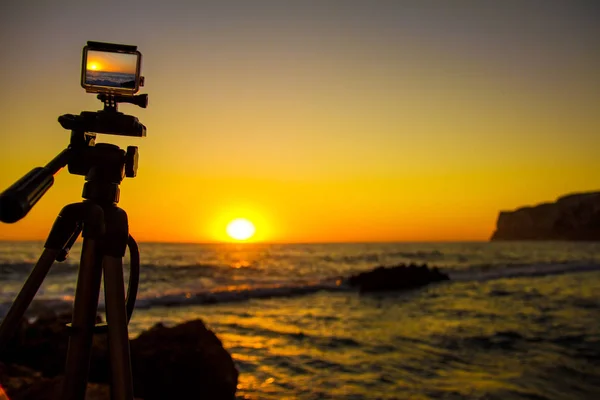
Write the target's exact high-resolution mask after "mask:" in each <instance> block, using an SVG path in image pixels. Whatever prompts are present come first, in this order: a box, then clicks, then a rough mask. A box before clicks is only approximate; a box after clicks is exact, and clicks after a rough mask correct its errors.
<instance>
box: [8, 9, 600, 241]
mask: <svg viewBox="0 0 600 400" xmlns="http://www.w3.org/2000/svg"><path fill="white" fill-rule="evenodd" d="M73 4H74V6H73V7H71V6H69V7H67V6H65V7H63V8H61V7H59V6H55V5H40V7H36V8H31V7H26V6H24V5H21V4H15V5H12V6H11V7H9V9H8V10H6V12H4V13H3V14H2V16H0V18H1V21H0V45H1V46H2V48H3V49H5V50H3V55H4V56H5V57H6V58H5V59H6V60H10V62H9V63H6V64H5V68H4V69H3V72H2V74H1V75H0V87H2V88H3V95H2V96H1V97H0V109H2V110H3V114H2V116H3V117H2V119H0V188H5V187H8V186H9V185H11V184H12V183H13V182H14V181H15V180H17V179H18V178H19V177H20V176H22V175H23V174H25V173H26V172H27V171H29V170H30V169H31V168H33V167H34V166H38V165H43V164H44V163H45V162H47V161H49V160H50V159H51V158H52V157H54V155H56V154H57V153H58V152H59V151H60V150H62V149H63V148H64V147H65V146H66V145H67V144H68V140H69V133H68V132H66V131H64V130H63V129H62V128H61V127H60V125H59V124H58V123H57V122H56V119H57V117H58V116H59V115H61V114H65V113H79V112H80V111H82V110H98V109H99V108H101V104H100V103H99V102H98V101H97V100H96V99H95V96H93V95H88V94H86V93H85V92H84V91H83V90H82V89H81V87H80V86H79V85H78V79H79V76H80V71H79V68H80V65H81V64H80V57H81V49H82V47H83V46H84V45H85V43H86V41H87V40H96V41H107V42H116V43H124V44H135V45H138V47H139V50H140V51H141V52H142V54H143V65H142V75H144V76H145V77H146V86H145V87H144V88H142V91H141V92H142V93H149V95H150V101H149V107H148V108H147V109H146V110H142V109H139V108H136V107H134V106H131V105H124V106H122V107H121V110H122V111H124V112H126V113H129V114H133V115H135V116H137V117H139V118H140V120H141V121H142V122H143V123H144V124H146V126H147V128H148V137H146V138H143V139H139V138H124V137H115V136H107V135H103V136H100V137H99V140H100V141H109V142H111V143H115V144H118V145H119V146H121V147H123V148H125V147H126V146H127V145H137V146H139V148H140V168H139V171H138V177H137V178H135V179H126V180H125V181H124V182H123V184H122V186H121V190H122V200H121V202H120V206H121V207H123V208H124V209H125V210H126V211H127V212H128V214H129V217H130V224H131V232H132V233H133V235H134V236H135V237H136V238H137V239H138V240H142V241H150V240H151V241H186V242H210V241H221V240H227V237H226V234H225V227H226V225H227V222H228V221H230V220H232V219H234V218H236V217H244V218H248V219H249V220H251V221H253V222H254V223H255V225H256V228H257V231H256V236H255V240H259V241H269V242H321V241H338V242H339V241H441V240H443V241H447V240H456V241H460V240H487V239H488V238H489V236H490V235H491V233H492V231H493V229H494V225H495V221H496V217H497V213H498V211H499V210H501V209H512V208H515V207H518V206H521V205H526V204H535V203H539V202H543V201H551V200H554V199H555V198H556V197H558V196H560V195H562V194H565V193H569V192H575V191H586V190H596V189H598V188H599V186H600V185H599V184H598V182H599V180H598V171H600V157H598V149H600V135H599V133H600V119H599V118H598V109H600V108H599V106H600V55H599V52H598V51H597V50H598V48H600V43H599V40H600V39H599V38H600V32H598V31H599V28H598V27H599V25H600V24H598V20H597V15H599V14H598V13H597V12H590V10H586V9H585V8H584V7H583V6H581V5H580V4H579V3H569V4H566V3H565V4H562V3H561V4H560V5H559V4H555V3H552V4H551V5H548V6H547V7H545V8H544V9H543V10H540V9H539V8H537V7H534V6H533V5H529V6H528V5H523V4H520V5H518V6H517V5H514V6H513V5H510V4H504V5H497V6H494V7H497V8H491V7H492V6H490V5H482V4H481V3H478V2H472V3H468V4H470V6H469V7H467V6H456V7H454V6H452V7H451V6H444V5H443V4H441V3H440V4H439V6H438V8H437V9H436V8H432V7H427V6H425V5H420V4H421V3H420V2H381V3H369V2H355V1H348V2H344V6H343V7H342V6H341V2H340V4H337V3H336V5H335V6H334V5H331V4H328V5H326V4H321V3H320V2H294V1H291V2H289V3H286V4H285V6H284V5H282V4H272V2H261V1H259V2H257V3H256V4H254V3H253V6H250V5H247V4H245V3H244V2H237V3H236V5H235V7H233V6H232V5H231V4H229V3H228V4H227V5H225V4H221V3H214V4H212V3H211V4H210V5H207V4H204V3H203V4H204V5H196V4H195V3H183V2H177V1H174V2H172V3H169V5H168V6H167V5H165V4H162V3H160V2H158V1H146V2H138V1H133V2H127V3H126V4H125V3H124V4H123V5H122V6H119V7H122V12H121V13H119V14H115V13H114V12H112V11H111V9H110V7H108V8H107V9H108V11H105V10H104V9H105V8H104V6H100V5H94V4H90V5H88V4H85V5H84V4H79V3H73ZM436 4H437V3H436ZM461 4H462V3H461ZM465 4H467V3H465ZM478 4H479V5H478ZM590 7H592V6H590ZM113 11H114V10H113ZM592 11H593V10H592ZM87 15H94V16H95V17H94V20H90V19H89V18H87V17H86V16H87ZM132 15H133V16H135V18H133V19H131V16H132ZM594 16H596V17H594ZM105 19H109V20H111V21H112V22H111V29H110V30H106V25H105V23H103V22H102V21H104V20H105ZM23 49H26V51H24V50H23ZM40 66H43V69H42V70H41V72H40V68H39V67H40ZM82 185H83V178H82V177H80V176H73V175H69V174H68V173H67V171H62V172H61V173H60V174H59V175H58V176H57V177H56V183H55V185H54V187H53V188H52V189H51V190H50V191H49V192H48V194H46V196H45V197H44V198H43V199H42V200H41V201H40V203H39V204H38V205H37V206H36V207H35V208H34V210H33V211H32V212H31V213H30V215H28V216H27V217H26V218H25V219H24V220H22V221H20V222H18V223H16V224H12V225H6V224H2V225H0V239H14V240H17V239H18V240H20V239H41V238H44V237H45V236H46V235H47V233H48V231H49V229H50V226H51V224H52V221H53V220H54V218H55V216H56V214H57V213H58V211H59V210H60V208H61V207H62V206H63V205H64V204H66V203H68V202H75V201H79V200H80V195H81V188H82Z"/></svg>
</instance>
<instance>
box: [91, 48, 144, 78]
mask: <svg viewBox="0 0 600 400" xmlns="http://www.w3.org/2000/svg"><path fill="white" fill-rule="evenodd" d="M86 61H87V66H86V68H87V69H89V70H97V71H106V72H120V73H122V74H135V69H136V66H137V56H136V55H135V54H123V53H114V52H106V51H96V50H89V51H88V54H87V60H86Z"/></svg>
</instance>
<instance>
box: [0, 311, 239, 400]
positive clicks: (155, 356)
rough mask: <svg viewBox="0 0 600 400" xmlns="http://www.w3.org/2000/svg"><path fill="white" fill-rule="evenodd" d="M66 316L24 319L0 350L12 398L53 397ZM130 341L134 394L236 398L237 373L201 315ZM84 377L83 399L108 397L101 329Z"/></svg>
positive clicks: (0, 374) (0, 372)
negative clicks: (85, 382) (84, 395)
mask: <svg viewBox="0 0 600 400" xmlns="http://www.w3.org/2000/svg"><path fill="white" fill-rule="evenodd" d="M69 321H70V317H69V316H66V315H61V316H54V317H46V318H40V319H38V320H37V321H35V322H33V323H28V322H26V321H24V322H23V324H22V325H21V327H20V329H19V330H18V332H17V333H16V335H15V337H14V338H13V339H12V340H11V342H10V344H9V346H7V349H6V350H4V351H3V352H2V353H0V360H2V362H3V363H4V364H0V383H1V384H2V385H3V386H6V387H7V391H9V390H10V392H11V393H13V394H14V397H13V396H11V400H15V399H19V398H23V399H25V398H35V399H37V398H56V397H52V396H54V395H55V393H56V391H57V390H59V388H60V384H59V383H60V380H61V379H62V376H61V374H62V373H63V372H64V364H65V355H66V350H67V345H68V335H67V332H66V330H65V328H64V326H65V323H66V322H69ZM130 346H131V359H132V360H131V362H132V370H133V382H134V392H135V395H136V397H138V398H143V399H145V400H152V399H167V398H173V399H175V398H186V399H195V398H198V399H200V398H210V399H215V400H219V399H234V398H235V392H236V388H237V378H238V372H237V369H236V368H235V365H234V363H233V359H232V358H231V356H230V355H229V353H228V352H227V350H225V349H224V348H223V346H222V343H221V341H220V340H219V339H218V338H217V337H216V336H215V334H214V333H213V332H212V331H210V330H209V329H207V328H206V327H205V326H204V324H203V323H202V321H200V320H195V321H190V322H187V323H184V324H181V325H178V326H175V327H172V328H167V327H165V326H163V325H160V324H158V325H156V326H154V327H153V328H151V329H150V330H148V331H146V332H143V333H142V334H141V335H140V336H139V337H138V338H136V339H133V340H132V341H131V342H130ZM9 379H10V380H9ZM5 382H8V383H5ZM89 382H90V385H88V388H90V393H89V394H88V395H87V397H86V398H89V399H95V398H108V397H107V393H108V392H107V390H108V386H107V385H106V383H108V382H109V359H108V352H107V340H106V335H104V334H100V335H95V336H94V345H93V351H92V361H91V364H90V374H89ZM93 383H98V384H93ZM44 396H50V397H44ZM103 396H104V397H103Z"/></svg>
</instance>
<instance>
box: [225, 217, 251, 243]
mask: <svg viewBox="0 0 600 400" xmlns="http://www.w3.org/2000/svg"><path fill="white" fill-rule="evenodd" d="M226 231H227V235H229V237H230V238H232V239H235V240H248V239H250V238H251V237H252V236H254V233H255V232H256V228H255V227H254V224H253V223H252V222H250V221H248V220H247V219H245V218H236V219H234V220H233V221H231V222H230V223H229V224H228V225H227V229H226Z"/></svg>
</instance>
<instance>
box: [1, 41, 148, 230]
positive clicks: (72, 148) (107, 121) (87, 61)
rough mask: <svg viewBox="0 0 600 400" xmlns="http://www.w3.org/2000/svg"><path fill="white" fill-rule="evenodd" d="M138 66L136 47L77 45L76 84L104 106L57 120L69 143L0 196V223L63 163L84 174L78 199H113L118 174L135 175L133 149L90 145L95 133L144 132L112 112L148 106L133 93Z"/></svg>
mask: <svg viewBox="0 0 600 400" xmlns="http://www.w3.org/2000/svg"><path fill="white" fill-rule="evenodd" d="M140 70H141V53H140V52H139V51H137V47H136V46H127V45H119V44H112V43H101V42H88V44H87V46H85V47H84V49H83V62H82V77H81V85H82V86H83V87H84V89H85V90H86V92H88V93H98V95H97V98H98V99H99V100H100V101H102V103H103V104H104V109H103V110H100V111H82V112H81V113H80V114H79V115H73V114H64V115H61V116H60V117H59V118H58V122H59V123H60V124H61V126H62V127H63V128H64V129H67V130H70V131H71V140H70V143H69V146H68V147H67V148H66V149H65V150H63V151H62V152H61V153H59V154H58V155H57V156H56V157H55V158H54V159H52V161H50V162H49V163H48V164H47V165H46V166H44V167H36V168H34V169H33V170H31V171H30V172H29V173H27V174H26V175H25V176H23V177H22V178H21V179H19V180H18V181H17V182H15V183H14V184H13V185H12V186H10V187H9V188H8V189H6V190H5V191H4V192H3V193H2V194H0V221H2V222H8V223H12V222H16V221H18V220H20V219H21V218H23V217H24V216H25V215H27V213H28V212H29V211H30V210H31V208H33V206H34V205H35V204H36V203H37V202H38V201H39V200H40V199H41V198H42V196H43V195H44V194H45V193H46V192H47V191H48V189H50V187H51V186H52V185H53V184H54V175H55V174H56V173H57V172H58V171H60V170H61V169H62V168H63V167H65V166H68V170H69V173H71V174H74V175H82V176H85V177H86V183H85V185H84V189H83V197H84V198H86V199H89V200H93V201H96V202H98V203H99V204H106V203H108V204H116V203H117V202H118V201H119V184H120V183H121V181H122V180H123V178H124V177H129V178H133V177H135V176H136V175H137V165H138V149H137V147H135V146H128V147H127V151H123V150H121V149H120V148H119V147H117V146H115V145H111V144H104V143H102V144H98V145H96V134H98V133H100V134H109V135H119V136H133V137H145V136H146V127H145V126H144V125H143V124H142V123H140V121H139V120H138V119H137V118H136V117H134V116H131V115H126V114H123V113H121V112H119V111H118V104H119V103H129V104H134V105H137V106H138V107H141V108H146V107H147V106H148V95H147V94H141V95H136V94H135V93H137V91H138V90H139V87H140V86H143V83H144V78H143V77H142V76H140Z"/></svg>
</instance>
